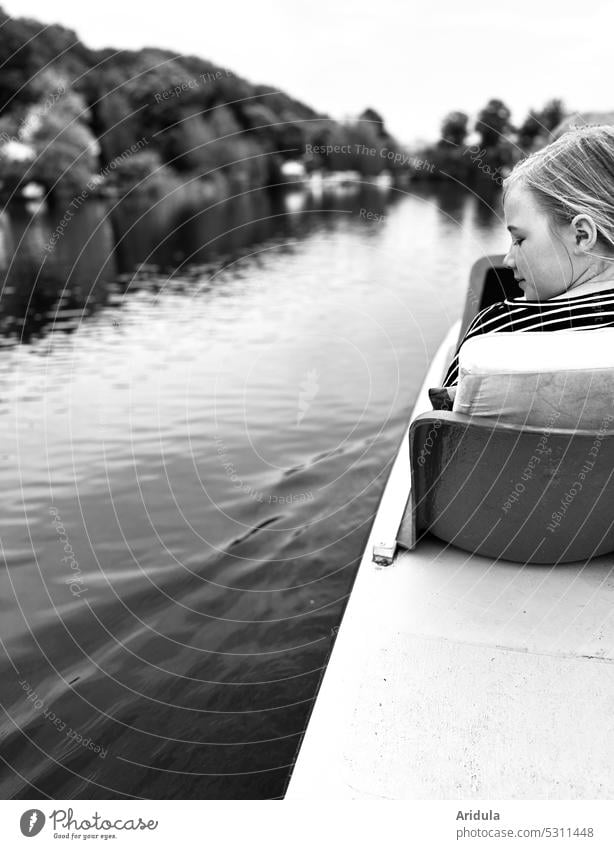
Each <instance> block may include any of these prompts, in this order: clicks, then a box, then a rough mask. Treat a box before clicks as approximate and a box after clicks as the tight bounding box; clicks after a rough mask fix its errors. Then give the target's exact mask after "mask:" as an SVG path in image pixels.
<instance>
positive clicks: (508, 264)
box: [503, 248, 516, 269]
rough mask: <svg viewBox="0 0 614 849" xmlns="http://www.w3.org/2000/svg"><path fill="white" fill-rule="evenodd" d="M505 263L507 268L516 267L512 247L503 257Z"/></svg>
mask: <svg viewBox="0 0 614 849" xmlns="http://www.w3.org/2000/svg"><path fill="white" fill-rule="evenodd" d="M503 265H505V266H506V267H507V268H512V269H513V268H516V263H515V262H514V257H513V256H512V249H511V248H510V249H509V251H508V252H507V253H506V254H505V256H504V257H503Z"/></svg>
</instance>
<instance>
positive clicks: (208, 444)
mask: <svg viewBox="0 0 614 849" xmlns="http://www.w3.org/2000/svg"><path fill="white" fill-rule="evenodd" d="M203 204H204V202H203V199H202V198H200V197H199V196H198V191H197V190H196V189H191V188H186V189H184V190H183V191H182V192H176V193H170V194H169V195H167V196H166V197H164V198H161V199H159V200H156V199H152V198H151V197H148V198H137V197H135V198H127V199H125V200H124V201H123V202H122V203H120V204H115V205H114V203H113V202H110V201H105V202H93V201H92V202H88V203H86V204H83V205H82V206H81V207H80V208H79V209H77V210H76V211H75V214H74V217H73V218H72V219H71V220H70V224H69V226H68V227H67V229H66V232H65V233H64V234H63V235H62V237H61V238H59V239H58V240H57V241H56V243H55V246H54V248H53V250H50V251H47V250H46V247H47V246H48V245H49V239H50V237H51V236H52V235H53V233H54V232H56V228H57V226H58V224H57V222H58V221H60V220H61V218H62V215H63V214H64V212H65V210H62V209H58V210H39V211H38V212H37V213H31V212H28V211H27V210H25V209H24V208H17V209H11V210H10V211H9V213H4V216H3V218H2V220H1V221H0V228H1V231H2V237H1V242H0V244H1V246H2V248H3V256H2V262H3V279H4V286H3V290H2V297H1V299H0V320H1V322H2V348H1V349H0V436H1V444H2V464H1V466H0V476H1V483H2V489H3V493H4V501H5V510H4V513H3V517H2V518H1V519H0V522H1V524H2V530H1V534H0V539H1V542H2V549H3V554H4V557H5V560H6V564H7V567H8V568H7V570H6V571H4V572H3V573H2V577H1V578H0V582H1V587H0V605H1V610H2V617H1V619H0V622H1V634H0V636H1V637H2V640H3V644H4V647H5V652H6V653H5V654H3V656H2V657H3V659H2V667H3V668H2V682H3V683H2V704H3V706H4V708H5V709H6V711H7V713H6V714H5V718H4V720H3V724H2V744H1V752H0V754H1V755H2V757H3V758H4V759H5V762H6V763H7V764H9V765H10V767H11V769H10V770H6V771H5V772H4V775H3V778H2V780H1V781H0V788H1V791H2V793H3V794H4V797H5V798H6V797H10V796H16V797H22V798H36V797H39V796H40V797H45V796H51V797H53V798H74V797H82V798H106V797H114V796H117V797H119V798H124V797H147V798H169V797H175V798H269V797H275V796H279V795H280V794H281V793H282V792H283V788H284V784H285V781H286V779H287V776H288V771H289V767H290V765H291V763H292V761H293V758H294V757H295V754H296V749H297V746H298V743H299V741H300V735H301V733H302V731H303V730H304V727H305V723H306V719H307V717H308V714H309V710H310V707H311V704H312V701H313V698H314V695H315V692H316V688H317V685H318V682H319V680H320V677H321V674H322V670H323V666H324V664H325V661H326V657H327V653H328V651H329V649H330V645H331V636H332V633H333V629H334V628H335V627H336V626H337V625H338V624H339V622H340V619H341V615H342V611H343V609H344V606H345V603H346V601H347V597H348V594H349V592H350V589H351V586H352V581H353V577H354V574H355V570H356V567H357V563H358V560H359V557H360V554H361V551H362V547H363V545H364V543H365V540H366V537H367V535H368V532H369V528H370V525H371V522H372V520H373V515H374V510H375V509H376V506H377V502H378V498H379V496H380V494H381V491H382V488H383V485H384V483H385V478H386V475H387V472H388V470H389V468H390V463H391V461H392V459H393V457H394V452H395V448H396V445H397V443H398V440H399V439H400V436H401V432H402V428H403V425H404V423H405V421H406V419H407V416H408V414H409V411H410V410H411V406H412V403H413V400H414V398H415V395H416V393H417V391H418V388H419V386H420V383H421V380H422V376H423V373H424V370H425V367H426V365H427V363H428V361H429V359H430V357H431V356H432V354H433V353H434V351H435V349H436V347H437V344H438V343H439V341H440V339H441V337H442V336H443V333H444V331H445V330H446V329H447V327H448V326H449V325H450V324H451V323H452V322H453V321H454V320H455V319H456V317H457V316H458V313H459V310H460V308H461V305H462V301H463V296H464V289H465V286H466V280H467V272H468V269H469V267H470V265H471V262H472V261H473V260H474V259H475V258H477V257H478V256H480V255H481V254H483V253H486V252H490V251H493V250H501V249H502V248H503V247H504V245H505V236H504V233H503V229H502V227H501V226H500V224H499V222H498V221H497V218H496V216H495V215H493V214H492V213H486V214H485V213H484V212H483V211H480V202H479V200H478V199H477V198H475V197H473V196H472V195H469V194H462V195H461V194H458V193H456V194H454V195H451V194H450V193H443V192H440V193H439V194H438V195H433V194H427V193H424V192H423V193H422V194H414V193H412V194H406V193H400V192H393V193H391V194H388V195H387V196H386V195H384V194H381V193H379V192H378V191H376V190H374V189H372V188H369V187H367V188H364V189H362V190H361V191H360V192H359V193H358V194H345V195H340V196H338V197H336V198H335V199H333V198H329V197H326V196H324V197H320V198H315V197H309V196H307V195H305V194H303V193H300V192H298V193H297V192H294V193H287V194H285V195H279V196H276V197H271V196H268V195H265V194H262V193H248V194H246V195H244V196H242V197H238V198H236V199H233V200H230V201H227V202H225V203H223V204H219V205H217V206H213V207H210V208H205V207H206V204H204V205H203ZM369 212H370V213H371V215H370V216H369V215H368V213H369ZM20 682H21V683H20ZM28 688H29V689H28ZM62 725H63V726H64V727H63V728H62V727H61V726H62ZM103 753H104V754H103Z"/></svg>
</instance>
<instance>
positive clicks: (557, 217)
mask: <svg viewBox="0 0 614 849" xmlns="http://www.w3.org/2000/svg"><path fill="white" fill-rule="evenodd" d="M519 181H522V183H523V184H524V185H525V186H526V187H527V188H528V189H529V190H530V191H531V192H532V193H533V195H534V197H535V199H536V201H537V202H538V203H539V205H540V206H541V208H542V209H543V210H544V212H546V213H547V214H548V215H549V216H550V217H551V219H552V220H553V221H554V222H555V223H557V224H559V225H564V224H569V223H570V222H571V221H572V220H573V219H574V218H575V216H576V215H578V214H584V215H590V216H591V218H592V219H593V221H594V222H595V226H596V227H597V233H598V235H599V239H600V241H601V242H602V243H603V245H604V247H606V248H607V249H608V251H610V252H612V253H614V126H606V125H602V126H592V127H579V128H573V129H570V130H568V131H567V132H566V133H564V134H563V135H562V136H561V137H560V138H559V139H557V141H555V142H552V144H549V145H548V146H547V147H544V148H543V149H542V150H538V151H537V152H536V153H532V154H531V155H530V156H528V157H527V158H526V159H523V160H521V161H520V162H519V163H518V164H517V165H516V167H515V168H514V170H513V171H512V173H511V174H510V175H509V177H506V179H505V180H504V181H503V197H504V198H505V194H506V192H507V191H508V190H509V189H510V188H511V186H513V185H515V184H516V183H517V182H519Z"/></svg>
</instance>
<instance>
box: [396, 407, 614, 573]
mask: <svg viewBox="0 0 614 849" xmlns="http://www.w3.org/2000/svg"><path fill="white" fill-rule="evenodd" d="M613 422H614V414H612V413H610V414H607V415H606V416H604V418H603V420H602V424H601V427H600V428H598V429H582V430H578V429H575V428H557V427H554V426H550V427H540V426H537V425H525V424H517V423H502V422H501V421H500V420H498V419H492V418H487V417H480V416H468V415H465V414H463V413H458V412H454V411H449V412H445V411H439V412H429V413H423V414H422V415H419V416H417V417H416V418H415V419H414V420H413V422H412V424H411V427H410V430H409V454H410V464H411V496H410V503H409V505H408V515H407V516H406V520H405V521H406V522H409V524H410V526H411V531H410V532H409V533H406V534H405V538H404V539H403V540H400V542H401V544H403V545H405V547H408V548H411V547H413V546H414V545H419V544H420V539H421V537H423V536H424V535H425V534H427V533H430V534H433V535H434V536H436V537H438V538H439V539H441V540H443V541H444V542H448V543H450V544H452V545H454V546H457V547H458V548H461V549H464V550H465V551H470V552H476V553H478V554H483V555H486V556H488V557H494V558H501V559H504V560H511V561H515V562H518V563H541V564H556V563H566V562H572V561H587V560H590V559H591V558H593V557H597V556H599V555H602V554H606V553H608V552H612V551H614V429H612V427H613V425H612V423H613Z"/></svg>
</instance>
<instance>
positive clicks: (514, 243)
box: [512, 239, 524, 245]
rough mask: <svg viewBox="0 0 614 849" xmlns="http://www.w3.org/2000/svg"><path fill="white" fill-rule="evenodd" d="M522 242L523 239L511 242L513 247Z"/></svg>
mask: <svg viewBox="0 0 614 849" xmlns="http://www.w3.org/2000/svg"><path fill="white" fill-rule="evenodd" d="M523 242H524V239H516V241H515V242H512V244H513V245H521V244H522V243H523Z"/></svg>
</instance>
